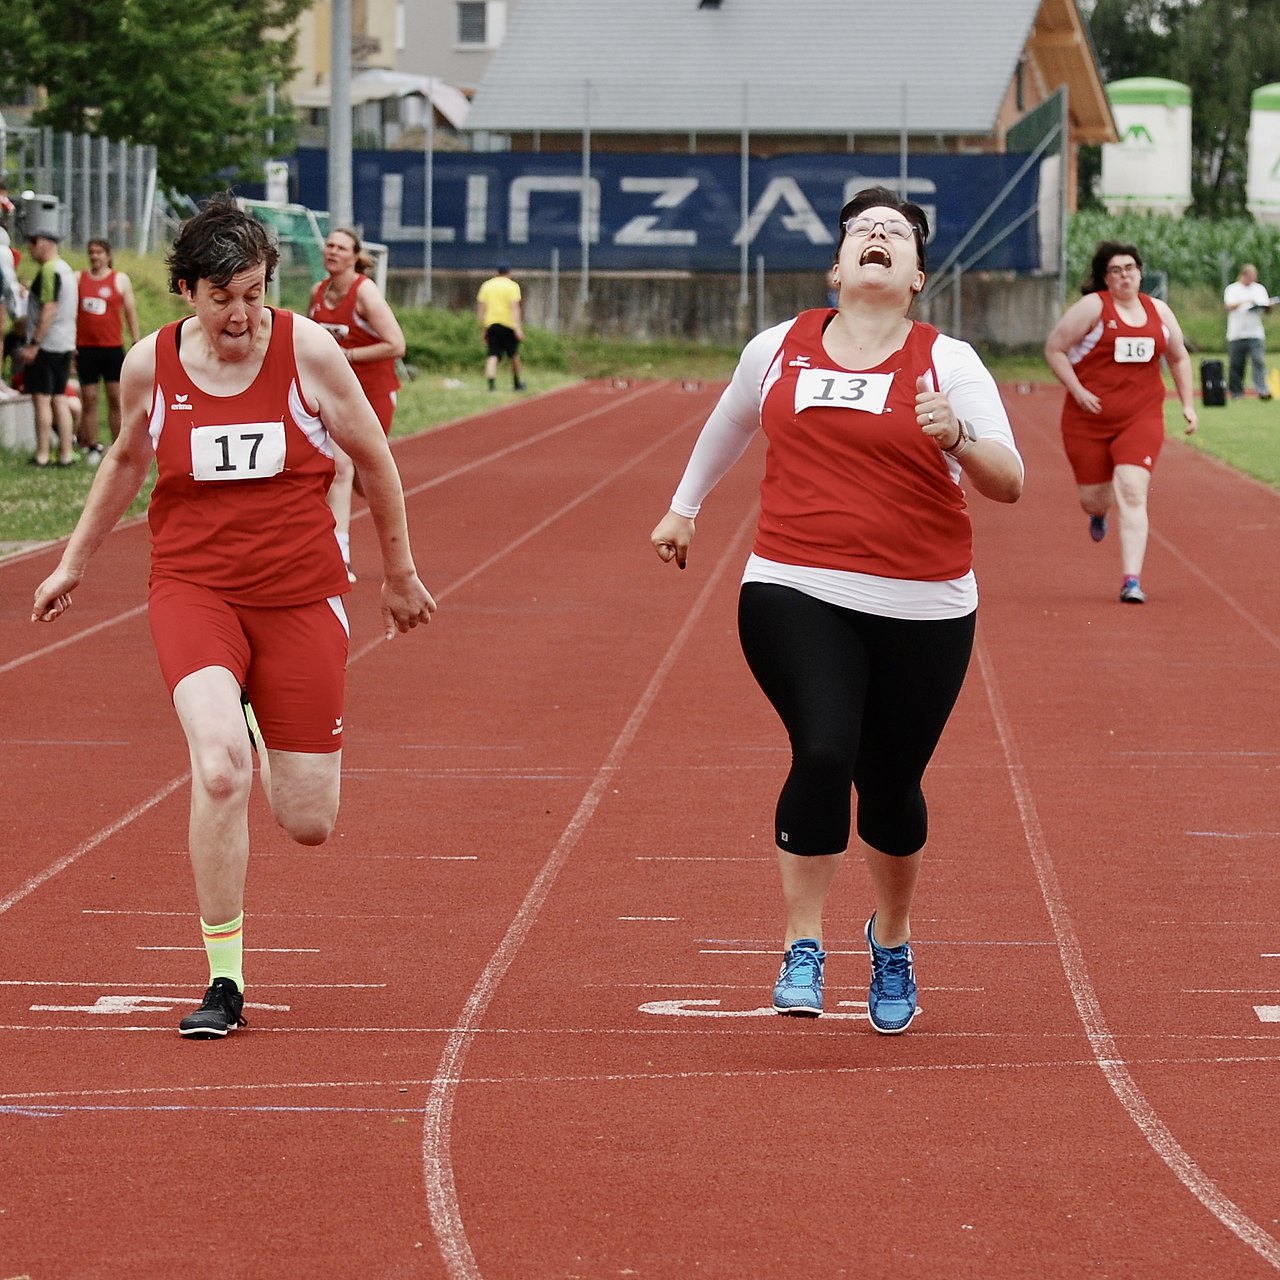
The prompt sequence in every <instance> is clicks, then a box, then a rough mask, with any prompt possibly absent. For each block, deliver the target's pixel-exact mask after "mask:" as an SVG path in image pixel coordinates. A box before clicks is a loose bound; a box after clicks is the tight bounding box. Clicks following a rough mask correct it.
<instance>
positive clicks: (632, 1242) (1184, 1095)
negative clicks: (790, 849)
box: [0, 382, 1280, 1280]
mask: <svg viewBox="0 0 1280 1280" xmlns="http://www.w3.org/2000/svg"><path fill="white" fill-rule="evenodd" d="M718 390H719V389H718V388H717V387H712V386H697V385H689V384H681V383H678V382H661V383H632V384H630V385H625V386H624V385H620V384H616V383H611V382H597V383H590V384H585V385H583V386H580V387H575V388H572V389H567V390H564V391H561V392H557V393H554V394H551V395H548V396H544V397H540V398H536V399H529V400H526V401H522V402H520V403H518V404H512V405H510V406H504V407H503V408H502V409H500V410H498V411H496V412H494V413H491V414H488V415H485V416H483V417H480V418H476V419H472V420H469V421H466V422H461V423H457V424H454V425H452V426H450V427H448V428H446V429H444V430H441V431H437V432H435V433H431V434H426V435H422V436H419V437H416V438H413V439H410V440H406V441H404V442H401V443H398V444H397V446H396V457H397V459H398V461H399V465H400V469H401V473H402V476H403V478H404V483H405V488H406V491H407V494H408V506H409V514H410V525H411V528H412V530H413V532H414V543H415V548H416V551H417V556H418V561H419V567H420V570H421V572H422V576H423V578H424V580H425V581H426V582H427V584H428V586H429V587H430V588H431V589H432V590H433V592H434V593H435V594H436V596H437V599H438V600H439V602H440V612H439V613H438V615H437V617H436V620H435V621H434V622H433V623H432V625H431V626H430V627H429V628H427V629H426V630H425V631H424V630H421V629H420V630H419V631H418V632H416V633H415V634H413V635H412V636H407V637H397V639H396V640H394V641H393V642H391V643H387V642H385V641H383V640H382V639H381V638H380V636H379V628H378V623H377V617H376V600H377V591H376V583H375V580H374V574H373V569H374V565H375V563H376V554H375V549H374V543H373V537H372V529H371V526H370V522H369V520H368V519H367V517H366V516H365V515H363V513H362V514H361V516H360V517H359V518H358V519H357V520H356V523H355V526H354V530H353V534H354V539H353V540H354V552H355V562H356V566H357V568H358V569H360V570H361V571H362V573H363V576H362V578H361V581H360V582H359V584H358V585H357V586H356V588H355V589H354V590H353V591H352V593H351V595H350V596H349V597H348V607H349V612H350V615H351V619H352V649H351V664H350V669H349V679H348V696H347V715H346V722H347V731H346V747H345V751H344V758H343V770H344V780H343V806H342V812H341V815H340V818H339V828H338V831H337V833H336V834H335V835H334V837H333V839H332V840H330V841H329V843H328V844H327V845H325V846H323V847H321V848H319V849H303V848H300V847H296V846H293V845H292V844H291V843H290V842H289V841H288V840H287V838H286V837H285V836H284V835H283V833H281V832H279V831H278V830H277V829H276V828H275V827H274V824H273V823H272V821H271V819H270V815H269V813H268V811H267V809H266V805H265V802H264V801H263V799H262V797H261V794H260V793H259V792H257V791H256V790H255V795H254V798H253V807H252V818H251V822H252V837H253V854H252V858H251V861H250V872H249V893H248V904H247V913H246V947H247V954H246V974H247V979H248V986H247V992H246V998H247V1002H248V1003H247V1006H246V1016H247V1018H248V1020H249V1026H248V1027H247V1028H246V1029H244V1030H242V1031H239V1032H237V1033H236V1034H235V1035H233V1036H231V1037H229V1038H228V1039H227V1040H226V1041H208V1042H187V1041H184V1040H182V1039H181V1038H180V1037H179V1035H178V1034H177V1025H176V1024H177V1020H178V1018H179V1017H180V1016H181V1014H182V1013H183V1012H185V1011H187V1010H188V1009H190V1008H192V1007H194V1004H195V1003H196V1002H197V1001H198V999H199V995H200V993H201V991H202V990H203V987H204V985H205V974H206V970H205V961H204V956H203V953H202V951H201V948H200V936H199V928H198V921H197V917H196V911H195V903H194V892H193V888H192V884H191V873H190V869H189V866H188V862H187V856H186V851H185V845H186V821H187V795H188V777H187V760H186V753H185V749H184V745H183V742H182V739H181V734H180V730H179V727H178V725H177V722H176V718H175V717H174V715H173V713H172V710H171V708H170V707H169V705H168V700H167V698H166V696H165V692H164V688H163V685H162V683H161V680H160V677H159V673H158V671H157V669H156V664H155V660H154V656H153V654H152V650H151V643H150V638H149V635H148V632H147V626H146V616H145V609H144V601H145V590H146V562H147V534H146V527H145V524H143V523H141V522H134V523H131V524H128V525H126V526H123V527H121V528H120V529H118V530H117V531H116V532H115V533H114V534H113V535H112V536H111V537H110V538H109V539H108V540H107V542H106V543H105V544H104V546H103V547H102V549H101V551H100V552H99V554H98V555H97V557H96V559H95V561H94V563H93V565H92V567H91V572H90V575H89V577H88V578H87V580H86V581H85V583H84V584H83V586H82V587H81V589H80V591H79V593H78V595H77V597H76V602H75V605H74V607H73V609H72V610H71V612H70V613H69V614H68V615H67V616H66V617H64V618H63V619H61V620H60V622H59V623H57V624H56V625H53V626H41V627H36V626H33V625H31V624H30V623H29V622H28V621H27V616H28V612H29V608H30V600H31V595H32V592H33V590H34V588H35V585H36V584H37V582H38V581H39V580H40V579H41V578H42V577H43V576H44V575H45V574H46V573H47V572H48V571H49V569H50V568H51V567H52V566H53V564H54V562H55V559H56V555H57V548H50V549H46V550H42V551H38V552H34V553H29V554H25V555H20V556H16V557H11V558H10V559H8V560H6V561H4V562H3V563H0V598H2V599H3V604H4V607H3V610H2V616H0V697H2V698H3V705H4V709H5V715H4V721H3V724H4V728H3V736H4V738H5V750H4V757H3V758H4V762H5V763H4V768H3V770H0V807H2V810H3V813H4V815H5V819H4V822H5V827H6V840H5V846H6V856H5V858H4V860H3V865H2V870H0V1135H2V1137H0V1166H2V1167H3V1171H4V1172H3V1178H2V1179H0V1280H7V1278H8V1277H13V1276H30V1277H32V1280H50V1278H56V1280H79V1278H81V1277H86V1278H88V1277H93V1278H94V1280H97V1278H98V1277H113V1278H116V1277H127V1278H129V1280H151V1278H152V1277H156V1278H161V1277H166V1278H167V1277H173V1276H182V1277H184V1278H185V1277H190V1278H200V1280H203V1278H204V1277H210V1278H213V1277H218V1278H219V1280H226V1278H227V1277H273V1278H280V1277H285V1278H290V1280H291V1278H292V1277H352V1276H359V1277H362V1278H366V1280H382V1278H386V1280H391V1278H396V1280H399V1278H401V1277H448V1278H449V1280H463V1278H473V1277H476V1278H478V1277H483V1278H484V1280H528V1278H534V1280H540V1278H542V1277H547V1278H551V1277H565V1278H573V1277H584V1278H590V1280H597V1278H603V1277H623V1276H628V1277H632V1276H634V1277H659V1278H667V1277H689V1276H709V1277H726V1278H730V1277H732V1278H733V1280H743V1278H755V1277H760V1278H771V1277H779V1276H797V1277H801V1276H803V1277H807V1278H809V1280H825V1278H827V1277H841V1276H865V1275H877V1274H882V1275H891V1276H894V1277H897V1278H902V1277H913V1278H914V1277H928V1278H930V1280H937V1278H939V1277H969V1276H972V1277H979V1276H981V1277H1000V1278H1006V1277H1028V1278H1030V1277H1036V1278H1038V1280H1043V1278H1045V1277H1063V1278H1066V1277H1071V1278H1072V1280H1075V1278H1077V1277H1081V1276H1088V1277H1126V1278H1129V1277H1132V1278H1136V1280H1148V1278H1149V1280H1167V1278H1168V1277H1178V1278H1179V1280H1185V1278H1189V1277H1206V1278H1207V1277H1215V1278H1216V1277H1220V1276H1222V1275H1223V1274H1229V1275H1232V1276H1235V1277H1262V1276H1269V1275H1273V1274H1275V1273H1276V1272H1277V1271H1280V1223H1278V1219H1280V1098H1278V1097H1277V1094H1278V1089H1277V1078H1278V1073H1277V1066H1278V1065H1280V927H1278V926H1277V921H1278V920H1280V877H1277V875H1276V874H1275V866H1276V860H1277V858H1276V855H1277V848H1278V845H1280V815H1278V814H1277V805H1276V794H1277V788H1276V781H1277V765H1278V763H1280V717H1277V715H1276V713H1275V705H1276V689H1277V687H1280V592H1277V590H1276V585H1275V565H1276V564H1277V563H1278V562H1280V497H1278V496H1277V494H1276V493H1274V492H1273V491H1271V490H1269V489H1266V488H1264V487H1262V486H1260V485H1257V484H1255V483H1253V482H1251V481H1249V480H1246V479H1243V478H1241V477H1240V476H1239V475H1237V474H1235V473H1233V472H1232V471H1230V470H1228V469H1227V468H1225V467H1223V466H1220V465H1218V464H1216V463H1215V462H1213V461H1211V460H1209V459H1207V458H1206V457H1204V456H1202V455H1200V454H1197V453H1196V452H1194V451H1193V450H1191V449H1189V448H1187V447H1185V446H1184V445H1182V444H1181V443H1179V442H1171V443H1170V445H1169V446H1168V448H1167V449H1166V451H1165V455H1164V457H1163V458H1162V460H1161V463H1160V466H1159V469H1158V471H1157V473H1156V477H1155V483H1154V485H1153V489H1152V497H1151V511H1152V522H1153V534H1152V539H1151V546H1150V550H1149V554H1148V560H1147V567H1146V572H1145V573H1144V577H1143V582H1144V586H1146V588H1147V590H1148V592H1149V595H1150V603H1148V604H1147V605H1145V606H1142V607H1137V606H1128V605H1120V604H1119V603H1118V602H1117V598H1116V597H1117V593H1118V589H1119V584H1120V573H1119V563H1118V560H1119V557H1118V554H1117V550H1116V546H1115V543H1114V540H1113V539H1114V534H1112V535H1111V536H1110V537H1109V538H1108V540H1107V541H1106V542H1104V543H1103V544H1101V545H1100V546H1095V545H1094V544H1093V543H1091V542H1090V540H1089V538H1088V534H1087V521H1086V518H1085V516H1084V515H1083V514H1082V513H1081V512H1080V511H1079V509H1078V507H1077V506H1076V502H1075V496H1074V487H1073V485H1072V483H1071V478H1070V473H1069V471H1068V469H1067V466H1066V463H1065V460H1064V459H1063V456H1062V452H1061V447H1060V443H1059V440H1058V434H1057V427H1056V423H1057V416H1058V410H1059V406H1060V404H1061V392H1060V391H1058V390H1056V389H1050V388H1047V387H1045V388H1036V389H1032V390H1030V391H1024V392H1019V390H1018V389H1016V388H1011V389H1009V390H1007V392H1006V401H1007V404H1008V407H1009V411H1010V416H1011V419H1012V421H1013V423H1014V428H1015V431H1016V432H1017V434H1018V439H1019V443H1020V446H1021V447H1022V449H1023V452H1024V455H1025V458H1026V462H1027V477H1028V478H1027V487H1026V494H1025V497H1024V499H1023V501H1022V502H1021V503H1019V504H1018V505H1016V506H1014V507H997V506H995V505H994V504H990V503H986V502H984V501H983V500H982V499H980V498H975V499H974V500H973V504H972V505H973V509H974V518H975V525H976V530H977V534H976V536H977V567H978V575H979V581H980V584H981V592H982V603H981V606H980V613H979V619H980V621H979V628H978V644H977V649H976V652H975V656H974V661H973V665H972V667H971V669H970V673H969V678H968V682H967V684H966V686H965V690H964V693H963V694H962V697H961V701H960V703H959V705H958V707H957V710H956V713H955V715H954V717H953V719H952V722H951V724H950V726H949V728H948V730H947V733H946V735H945V736H944V738H943V741H942V744H941V746H940V748H939V751H938V753H937V756H936V757H935V760H934V763H933V766H932V768H931V770H930V772H929V774H928V776H927V778H926V792H927V794H928V797H929V803H930V813H931V830H930V840H929V844H928V847H927V850H926V854H925V863H924V874H923V877H922V881H921V889H920V893H919V897H918V899H917V904H916V910H915V913H914V926H915V928H914V932H915V936H914V940H913V941H914V945H915V948H916V957H917V974H918V978H919V981H920V987H921V1004H922V1006H923V1012H922V1014H921V1016H920V1017H919V1018H918V1019H917V1020H916V1022H915V1024H914V1025H913V1026H912V1028H911V1030H910V1032H909V1033H908V1034H906V1035H903V1036H898V1037H880V1036H878V1035H876V1034H875V1033H874V1032H873V1031H872V1029H871V1027H870V1025H869V1024H868V1023H867V1021H866V1017H865V1003H864V1002H865V1000H866V979H867V958H866V955H865V944H864V942H863V940H862V926H863V923H864V921H865V919H866V917H867V914H868V912H869V909H870V897H869V889H868V884H867V881H866V876H865V873H864V871H863V870H862V868H861V866H860V864H859V863H858V862H857V861H856V860H855V859H854V858H851V859H850V860H849V862H848V865H847V866H846V867H845V868H844V870H843V871H842V873H841V879H840V880H839V881H838V883H837V886H836V888H835V890H834V892H833V894H832V899H831V902H830V904H829V909H828V919H827V937H826V945H827V949H828V953H829V959H828V961H827V992H826V999H827V1009H828V1012H827V1013H826V1014H825V1015H824V1016H823V1017H822V1018H820V1019H817V1020H807V1019H790V1018H780V1017H777V1016H775V1015H773V1014H772V1013H771V1012H769V1011H768V1006H769V1003H770V994H771V989H772V983H773V979H774V977H775V975H776V972H777V966H778V961H779V958H780V954H779V953H780V941H781V929H782V914H781V903H780V895H779V892H778V887H777V878H776V876H777V873H776V867H775V861H774V852H773V847H772V839H771V832H772V813H773V804H774V798H775V796H776V793H777V789H778V787H779V785H780V782H781V779H782V777H783V776H784V774H785V771H786V768H787V750H786V743H785V738H784V737H783V735H782V731H781V729H780V727H779V725H778V724H777V722H776V720H775V718H774V716H773V713H772V711H771V710H770V709H769V707H768V706H767V704H766V703H765V701H764V699H763V697H762V696H761V694H760V693H759V691H758V690H757V689H756V687H755V685H754V684H753V683H752V681H751V679H750V676H749V674H748V672H747V671H746V668H745V664H744V663H743V660H742V657H741V654H740V653H739V650H738V644H737V637H736V630H735V602H736V596H737V583H738V579H739V575H740V571H741V567H742V564H743V562H744V560H745V558H746V555H747V553H748V550H749V547H750V540H751V533H752V529H753V525H754V513H755V504H756V489H757V484H758V479H759V474H760V468H761V465H762V456H763V455H762V452H761V450H760V446H759V445H758V444H757V446H755V447H753V449H752V451H751V452H750V453H749V454H748V456H747V457H746V458H745V459H744V460H743V461H742V463H740V464H739V466H738V467H737V468H736V469H735V471H733V472H731V473H730V475H729V476H728V477H727V478H726V479H725V481H724V482H723V483H722V484H721V486H720V488H719V489H718V490H717V491H716V493H715V494H714V495H713V496H712V499H711V501H710V502H709V503H708V506H707V509H706V510H705V511H704V513H703V516H702V517H701V518H700V519H699V530H698V536H697V538H696V539H695V542H694V546H693V552H692V555H691V559H690V565H689V568H688V569H687V570H686V571H685V572H683V573H681V572H678V571H677V570H675V569H674V567H672V566H664V565H662V564H661V563H660V562H659V561H658V559H657V557H656V556H655V555H654V553H653V551H652V550H651V548H650V547H649V545H648V534H649V530H650V529H651V528H652V526H653V524H654V523H655V522H656V520H657V519H658V517H659V516H660V515H661V514H662V512H663V510H664V509H665V507H666V504H667V501H668V499H669V497H670V495H671V492H672V490H673V489H674V487H675V483H676V480H677V478H678V476H679V473H680V470H681V468H682V467H683V465H684V461H685V458H686V456H687V454H688V450H689V448H690V446H691V444H692V441H693V439H694V438H695V436H696V433H697V431H698V428H699V426H700V424H701V422H702V420H703V418H704V416H705V414H706V413H707V411H708V409H709V407H710V406H711V404H712V403H713V402H714V398H715V396H716V394H717V393H718ZM1206 417H1208V413H1206Z"/></svg>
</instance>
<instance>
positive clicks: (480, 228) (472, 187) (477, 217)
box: [466, 173, 489, 244]
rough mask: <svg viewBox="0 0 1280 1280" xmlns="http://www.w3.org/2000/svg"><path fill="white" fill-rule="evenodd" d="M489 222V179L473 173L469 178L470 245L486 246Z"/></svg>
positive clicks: (468, 236)
mask: <svg viewBox="0 0 1280 1280" xmlns="http://www.w3.org/2000/svg"><path fill="white" fill-rule="evenodd" d="M488 220H489V179H488V178H487V177H485V175H484V174H483V173H473V174H471V175H470V177H468V178H467V230H466V241H467V243H468V244H484V234H485V233H484V229H485V225H486V223H487V222H488Z"/></svg>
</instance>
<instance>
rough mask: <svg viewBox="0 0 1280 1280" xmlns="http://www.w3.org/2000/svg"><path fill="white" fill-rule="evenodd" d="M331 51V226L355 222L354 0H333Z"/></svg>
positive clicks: (331, 11)
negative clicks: (352, 170)
mask: <svg viewBox="0 0 1280 1280" xmlns="http://www.w3.org/2000/svg"><path fill="white" fill-rule="evenodd" d="M330 13H331V19H330V20H331V23H332V30H331V32H330V51H329V225H330V226H331V227H345V226H350V225H351V223H352V222H354V221H355V215H354V212H353V209H352V200H351V0H332V6H331V10H330Z"/></svg>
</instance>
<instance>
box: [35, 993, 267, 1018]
mask: <svg viewBox="0 0 1280 1280" xmlns="http://www.w3.org/2000/svg"><path fill="white" fill-rule="evenodd" d="M187 1004H190V1000H189V999H184V998H183V997H182V996H179V995H172V996H144V995H130V996H123V995H122V996H99V997H98V998H97V1000H95V1001H94V1002H93V1004H33V1005H32V1006H31V1012H32V1013H91V1014H95V1015H114V1014H124V1013H167V1012H169V1011H170V1010H171V1009H174V1008H176V1007H177V1006H179V1005H187ZM244 1007H245V1008H246V1009H269V1010H271V1011H272V1012H275V1013H288V1012H289V1011H290V1006H289V1005H287V1004H254V1003H253V1002H252V1001H250V1000H246V1001H245V1002H244Z"/></svg>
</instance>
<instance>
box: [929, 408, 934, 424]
mask: <svg viewBox="0 0 1280 1280" xmlns="http://www.w3.org/2000/svg"><path fill="white" fill-rule="evenodd" d="M929 421H930V422H932V421H933V410H932V409H930V410H929Z"/></svg>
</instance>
